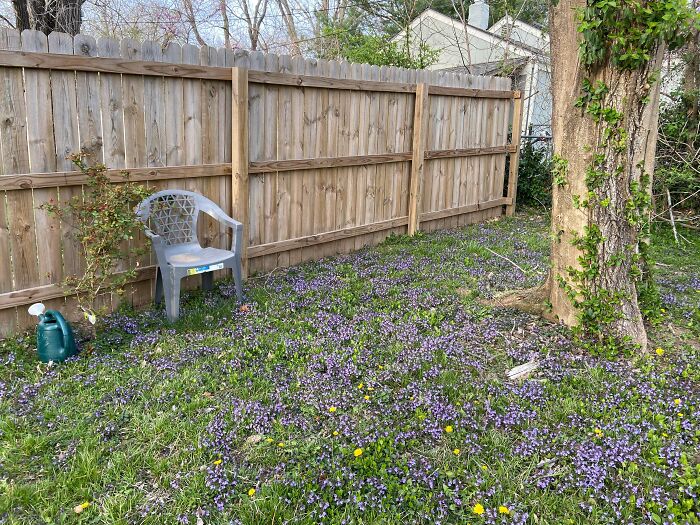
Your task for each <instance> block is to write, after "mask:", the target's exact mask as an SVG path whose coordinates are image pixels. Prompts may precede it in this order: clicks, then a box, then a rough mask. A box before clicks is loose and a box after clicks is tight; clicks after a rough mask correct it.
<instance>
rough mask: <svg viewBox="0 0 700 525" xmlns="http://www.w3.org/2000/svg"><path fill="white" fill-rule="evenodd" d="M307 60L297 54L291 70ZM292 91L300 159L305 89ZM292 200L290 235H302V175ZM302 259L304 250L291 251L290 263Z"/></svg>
mask: <svg viewBox="0 0 700 525" xmlns="http://www.w3.org/2000/svg"><path fill="white" fill-rule="evenodd" d="M305 63H306V62H305V60H304V59H303V58H302V57H300V56H296V57H294V58H292V65H291V72H292V73H295V74H299V73H303V72H304V68H305ZM287 89H290V90H291V92H292V112H291V114H292V133H291V137H290V142H291V156H292V158H295V159H300V158H302V157H303V156H304V114H305V109H304V91H303V90H302V89H301V88H299V87H290V88H287ZM289 201H290V211H289V213H290V223H289V236H290V237H291V238H295V237H301V236H302V235H303V232H304V219H303V217H304V213H305V212H306V209H305V208H304V180H303V178H302V177H300V176H295V177H292V180H291V182H290V191H289ZM301 260H302V250H301V249H296V250H291V251H290V253H289V264H299V263H300V262H301Z"/></svg>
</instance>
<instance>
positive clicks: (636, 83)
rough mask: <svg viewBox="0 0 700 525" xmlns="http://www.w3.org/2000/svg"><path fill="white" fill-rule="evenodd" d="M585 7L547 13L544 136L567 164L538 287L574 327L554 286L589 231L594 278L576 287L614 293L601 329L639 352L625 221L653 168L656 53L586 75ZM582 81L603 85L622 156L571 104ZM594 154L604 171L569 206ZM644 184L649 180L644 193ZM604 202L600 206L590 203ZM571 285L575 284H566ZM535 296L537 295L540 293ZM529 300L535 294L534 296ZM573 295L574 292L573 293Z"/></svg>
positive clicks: (568, 303)
mask: <svg viewBox="0 0 700 525" xmlns="http://www.w3.org/2000/svg"><path fill="white" fill-rule="evenodd" d="M585 6H586V1H585V0H559V2H558V3H556V5H553V6H552V8H551V18H550V20H551V22H552V23H551V56H552V95H553V114H552V133H553V142H554V154H555V155H556V156H558V157H560V158H562V159H564V160H565V161H566V162H567V163H568V166H567V173H566V181H567V182H566V184H565V185H563V186H558V185H557V184H554V187H553V195H552V254H551V269H550V274H549V277H548V279H547V282H546V283H545V285H544V289H545V290H546V295H547V296H548V297H549V302H550V303H551V313H552V315H554V316H555V317H556V318H557V319H559V320H560V321H562V322H564V323H565V324H567V325H569V326H575V325H577V324H578V323H579V319H580V314H581V311H580V310H581V309H580V306H579V307H577V306H576V305H575V304H574V301H573V300H572V298H571V297H570V295H569V294H568V293H567V290H566V289H565V288H564V287H563V286H562V285H561V280H562V278H563V280H564V281H566V282H571V280H572V277H571V272H570V269H575V270H580V269H581V263H580V258H581V257H582V255H583V254H584V252H582V250H581V249H579V247H577V246H575V245H574V244H575V243H574V241H575V240H576V239H577V238H580V237H581V236H583V235H584V234H585V232H586V231H587V228H590V227H595V226H597V227H598V228H599V230H600V233H601V234H602V241H601V242H600V244H599V245H598V247H597V250H596V255H595V256H594V257H595V264H596V265H597V267H598V269H599V271H598V273H597V275H596V276H594V277H593V278H591V279H590V280H588V281H586V282H585V283H584V284H583V285H579V286H578V291H579V292H580V291H581V286H585V287H588V288H586V291H588V290H592V291H594V292H599V291H602V292H603V293H612V294H616V295H617V297H618V299H616V301H619V303H618V307H617V308H616V312H617V314H618V318H617V319H616V320H614V321H612V322H610V323H609V326H608V330H609V333H610V335H613V336H614V337H615V338H617V339H618V340H625V339H626V340H629V341H631V342H632V343H635V344H637V345H639V348H640V349H641V350H642V351H645V350H646V347H647V334H646V329H645V327H644V323H643V319H642V314H641V312H640V308H639V304H638V300H637V286H636V281H635V277H634V272H633V265H634V264H636V263H635V257H636V255H637V254H638V253H639V242H640V240H642V239H640V232H639V227H638V226H637V225H635V224H633V223H632V222H631V221H629V220H627V218H626V217H627V215H628V206H629V203H630V201H631V199H632V197H633V195H632V193H633V191H632V188H633V186H634V185H635V184H639V182H640V180H641V179H642V176H643V174H644V173H647V174H649V176H650V177H651V174H652V172H653V168H654V151H655V148H656V138H657V129H656V128H657V122H658V89H659V86H658V82H655V83H653V85H651V84H650V82H649V80H650V73H651V72H652V71H656V70H658V69H659V67H660V65H661V60H662V57H663V49H659V50H658V53H657V54H656V56H655V57H653V58H652V59H651V60H650V62H649V64H648V65H647V67H646V69H645V70H643V71H625V72H621V71H618V70H616V69H614V68H613V67H612V66H611V65H610V64H609V63H608V64H603V65H601V66H598V67H596V68H595V69H594V70H592V71H587V70H585V69H584V68H582V67H581V65H580V62H579V37H578V35H579V34H578V32H577V25H578V21H577V18H576V10H577V9H579V8H583V7H585ZM584 79H589V80H590V81H591V82H592V83H595V82H597V81H602V82H604V83H605V84H606V85H607V86H608V87H609V93H608V95H607V96H606V107H613V108H615V109H616V110H617V111H619V112H620V113H622V115H623V119H622V122H621V124H620V125H621V127H622V128H623V129H624V130H625V131H626V132H627V143H626V145H625V147H624V148H623V149H622V151H617V150H613V149H612V148H609V147H608V148H602V149H601V148H600V146H601V144H602V142H603V132H604V127H605V123H604V122H598V123H596V122H595V121H594V119H593V118H591V116H590V115H587V114H585V112H584V111H583V110H582V109H581V108H577V107H575V105H576V102H577V100H578V99H579V97H580V96H581V87H582V85H583V81H584ZM596 153H597V154H602V155H603V158H602V160H601V161H600V162H599V163H598V169H602V171H603V172H605V173H606V174H607V177H605V179H604V180H603V182H602V183H601V184H600V186H599V187H598V188H597V189H595V191H594V193H595V197H594V198H592V199H591V204H590V205H589V206H577V205H576V203H575V199H576V197H578V198H579V199H580V201H584V200H586V199H588V195H589V191H590V189H589V187H588V184H587V182H586V173H587V170H588V169H589V168H590V167H591V166H592V165H593V164H594V155H595V154H596ZM650 187H651V183H649V188H650ZM600 202H606V205H600V204H596V203H600ZM574 288H576V287H574ZM540 295H541V294H540ZM535 297H537V296H535ZM577 298H580V294H579V295H578V296H577Z"/></svg>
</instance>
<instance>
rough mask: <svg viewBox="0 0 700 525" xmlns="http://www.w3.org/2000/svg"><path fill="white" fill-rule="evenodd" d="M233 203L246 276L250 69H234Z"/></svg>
mask: <svg viewBox="0 0 700 525" xmlns="http://www.w3.org/2000/svg"><path fill="white" fill-rule="evenodd" d="M231 99H232V100H231V173H232V174H233V178H232V180H231V207H232V210H231V212H232V215H233V216H234V217H236V219H237V220H239V221H240V222H242V223H243V229H244V231H243V243H242V244H243V251H242V253H241V259H242V261H243V277H244V278H245V277H247V275H248V239H249V235H248V232H247V231H245V230H246V228H247V227H248V225H249V224H250V222H249V221H248V215H249V214H248V206H249V200H250V199H249V191H248V122H249V120H248V119H249V116H248V70H247V69H242V68H238V67H234V68H232V69H231Z"/></svg>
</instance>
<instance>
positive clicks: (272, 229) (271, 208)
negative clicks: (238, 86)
mask: <svg viewBox="0 0 700 525" xmlns="http://www.w3.org/2000/svg"><path fill="white" fill-rule="evenodd" d="M264 68H265V70H266V71H270V72H273V73H278V72H279V58H278V57H277V56H276V55H272V54H267V55H265V63H264ZM279 90H280V88H279V86H276V85H269V86H265V87H264V97H265V98H264V100H263V104H264V106H265V124H264V131H265V132H264V135H265V141H264V144H263V156H264V158H265V159H274V160H277V159H278V158H279V157H278V153H277V145H278V142H277V136H278V133H277V127H278V125H279V124H278V120H279ZM263 177H267V180H266V181H265V179H264V178H263V180H264V182H265V183H264V184H263V188H262V189H263V191H262V201H263V216H262V217H261V230H262V239H263V241H262V242H275V241H277V240H278V238H277V219H278V218H277V212H278V204H277V187H278V185H279V173H278V172H274V173H270V174H269V175H267V176H263ZM260 264H261V267H262V269H263V271H266V272H269V271H272V270H274V269H275V268H276V267H277V254H273V255H269V256H265V257H263V259H262V260H261V261H260Z"/></svg>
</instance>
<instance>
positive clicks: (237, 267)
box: [231, 257, 243, 303]
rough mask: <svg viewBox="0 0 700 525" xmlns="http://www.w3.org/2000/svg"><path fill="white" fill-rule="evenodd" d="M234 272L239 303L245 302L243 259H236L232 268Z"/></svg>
mask: <svg viewBox="0 0 700 525" xmlns="http://www.w3.org/2000/svg"><path fill="white" fill-rule="evenodd" d="M231 270H232V271H233V282H234V284H235V285H236V297H238V302H239V303H240V302H243V275H242V271H241V258H240V257H236V258H235V259H234V261H233V266H232V268H231Z"/></svg>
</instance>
